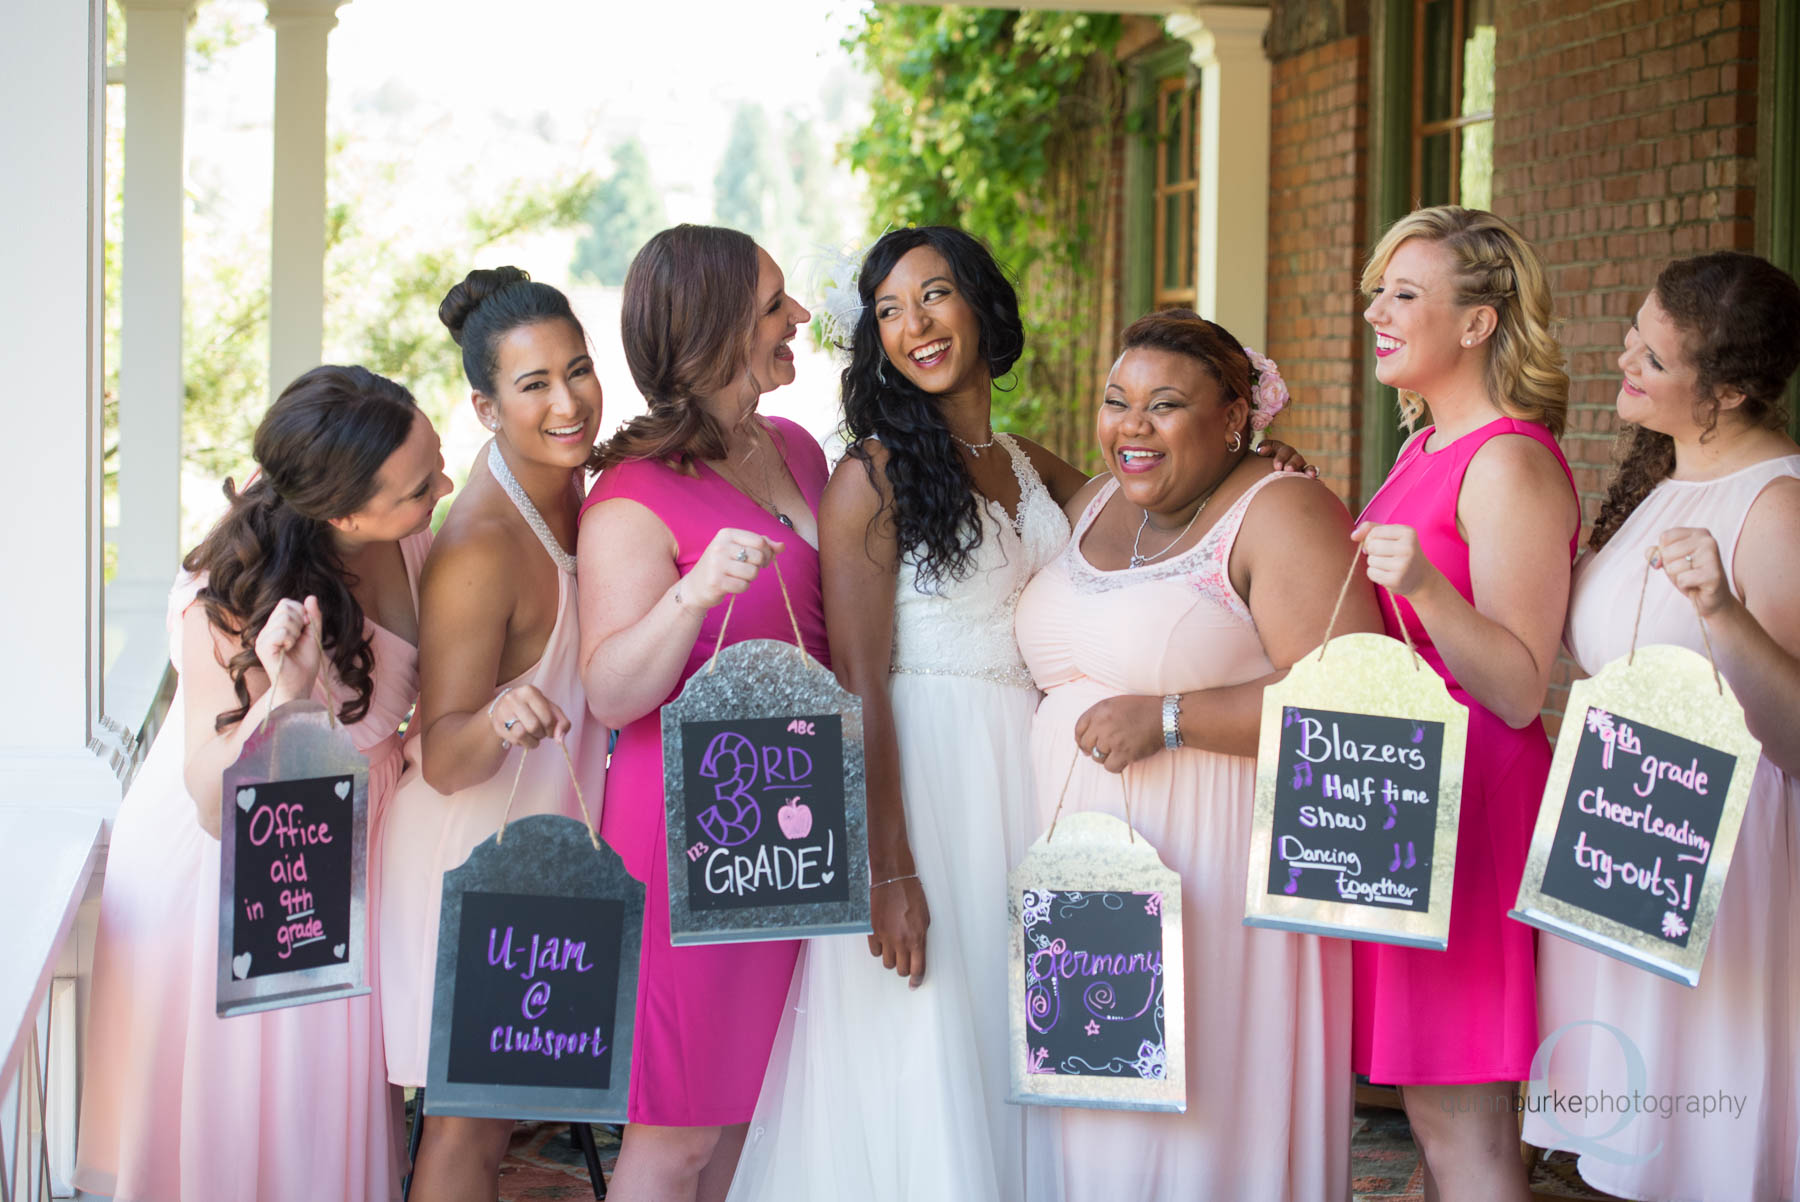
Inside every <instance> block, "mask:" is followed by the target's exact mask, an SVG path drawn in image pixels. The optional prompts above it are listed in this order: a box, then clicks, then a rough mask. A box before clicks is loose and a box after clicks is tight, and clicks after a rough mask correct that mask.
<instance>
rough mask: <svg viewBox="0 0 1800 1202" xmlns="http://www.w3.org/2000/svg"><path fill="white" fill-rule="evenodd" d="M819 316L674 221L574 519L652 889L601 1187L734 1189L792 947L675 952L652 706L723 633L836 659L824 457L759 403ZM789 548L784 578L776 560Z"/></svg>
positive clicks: (627, 815)
mask: <svg viewBox="0 0 1800 1202" xmlns="http://www.w3.org/2000/svg"><path fill="white" fill-rule="evenodd" d="M809 317H810V315H809V314H808V313H807V311H806V310H805V309H803V308H802V307H801V306H800V305H799V303H798V302H796V301H795V300H793V299H792V298H791V297H789V296H788V295H787V291H786V285H785V283H784V281H783V279H782V275H781V270H780V268H778V267H777V266H776V265H775V262H774V260H773V259H771V258H769V256H768V254H767V253H766V252H764V251H763V250H761V249H760V248H758V247H757V245H756V243H755V242H753V241H751V239H750V238H749V237H748V236H747V235H745V234H741V233H738V232H737V231H735V230H727V229H718V228H713V227H708V226H691V225H684V226H678V227H676V228H675V229H671V230H665V231H663V232H662V233H660V234H658V235H656V236H655V237H654V238H652V239H651V240H650V241H649V242H648V243H647V244H646V245H645V246H644V248H643V250H641V251H639V252H638V255H637V258H636V259H634V260H633V261H632V264H631V269H630V271H629V272H628V273H627V275H626V278H625V296H624V318H623V325H624V335H625V354H626V358H627V360H628V361H629V362H630V364H631V374H632V377H633V378H634V379H635V380H636V381H637V385H638V388H639V390H640V391H642V392H643V394H644V396H645V397H646V398H648V400H649V402H650V412H649V413H648V414H647V415H646V416H643V417H640V418H636V419H633V420H632V421H631V422H629V423H627V424H626V425H625V427H624V428H623V429H622V430H621V431H620V432H619V433H618V434H616V435H614V436H613V438H612V439H611V441H609V442H608V443H607V444H606V445H605V446H604V447H603V448H602V449H601V453H600V459H601V462H602V464H603V469H602V471H601V474H600V479H599V480H598V481H597V482H596V484H595V485H594V489H593V493H592V495H590V497H589V498H588V503H587V507H586V509H585V510H584V512H583V515H582V526H581V551H580V556H581V582H582V607H583V612H582V621H581V627H582V656H583V663H584V667H583V677H584V681H585V683H586V686H587V697H588V705H589V707H590V708H591V709H592V710H593V712H594V713H595V714H596V715H597V716H598V717H599V718H600V719H601V721H603V722H605V723H606V724H607V725H609V726H614V727H616V728H618V729H619V730H620V737H619V746H618V748H617V750H616V752H615V754H614V756H613V761H612V774H613V790H612V797H611V804H609V805H608V806H607V809H606V821H605V824H604V826H603V828H602V832H603V834H604V835H605V837H606V840H607V842H608V843H610V844H611V845H612V846H613V848H614V849H615V850H616V851H617V852H618V853H619V855H620V856H621V857H622V858H623V859H624V861H625V864H626V867H627V868H628V869H629V870H630V871H631V873H632V874H633V875H634V876H636V877H638V878H639V879H640V880H642V881H644V882H645V884H646V885H647V887H648V899H647V905H646V908H645V912H644V941H643V949H644V950H643V960H642V964H641V965H640V967H639V971H638V997H637V1035H636V1044H635V1046H634V1048H633V1050H632V1060H631V1097H630V1102H629V1116H630V1119H631V1124H630V1126H628V1127H627V1128H626V1129H625V1140H624V1144H623V1147H622V1148H621V1149H620V1153H619V1165H618V1170H617V1172H616V1173H615V1175H614V1178H613V1183H612V1186H611V1194H610V1196H611V1197H612V1198H613V1199H614V1200H615V1202H633V1200H636V1199H654V1200H656V1202H667V1200H670V1199H701V1200H705V1202H711V1200H713V1199H719V1198H723V1197H724V1196H725V1192H726V1189H727V1187H728V1186H729V1185H730V1183H731V1175H732V1171H733V1170H734V1168H735V1167H736V1164H737V1157H738V1151H739V1149H740V1148H741V1147H742V1146H743V1141H744V1129H745V1125H746V1124H747V1123H748V1122H749V1119H750V1115H751V1112H752V1111H753V1110H754V1109H755V1107H756V1095H757V1091H758V1089H759V1088H760V1087H761V1085H762V1079H763V1072H764V1070H765V1069H766V1068H767V1067H768V1062H769V1049H770V1047H771V1045H772V1044H773V1042H774V1039H775V1031H776V1027H777V1025H778V1024H779V1022H780V1019H781V1007H782V1003H783V1000H784V999H785V998H786V997H787V992H788V984H789V981H790V979H791V978H792V977H793V973H794V958H795V956H796V954H797V953H798V950H799V945H798V943H797V942H795V941H792V940H781V941H774V942H766V943H736V944H714V945H708V946H700V947H682V948H677V947H674V946H672V945H671V944H670V941H669V883H668V876H667V868H666V864H667V861H666V859H665V856H664V852H663V847H664V844H663V839H664V834H663V776H662V740H661V734H660V730H661V716H660V710H661V707H662V706H663V705H664V704H666V703H667V702H668V701H670V700H672V699H673V698H674V697H675V696H676V695H677V694H678V693H679V692H680V691H681V687H682V685H683V684H685V683H686V681H687V679H688V677H689V676H691V675H692V674H693V673H694V671H695V670H696V669H697V668H699V667H700V665H701V664H703V663H704V662H705V661H706V659H707V657H708V656H710V655H711V654H712V651H713V647H714V646H715V644H717V643H718V640H719V636H720V632H721V630H722V629H725V618H726V614H727V606H726V601H727V599H728V598H731V599H732V600H733V603H732V604H731V606H730V609H729V612H730V618H731V622H730V626H729V629H728V631H727V637H728V639H729V641H730V642H734V643H735V642H739V641H741V640H744V639H757V638H766V639H778V640H781V641H783V642H791V641H792V640H793V637H794V629H793V623H792V622H790V620H789V618H788V611H787V606H786V604H784V602H783V600H782V588H781V585H782V583H785V586H786V590H787V595H788V598H789V599H790V600H791V601H792V604H793V608H794V614H795V616H796V618H797V619H798V621H799V624H800V630H801V632H802V634H803V635H804V641H805V644H806V650H807V652H808V653H809V654H811V655H812V656H813V658H815V659H817V660H819V661H820V662H826V661H827V660H828V657H829V656H828V651H827V647H826V642H825V618H824V610H823V606H822V603H821V600H820V592H819V557H818V552H817V551H816V549H815V548H816V545H817V541H818V520H817V514H818V506H819V497H820V494H821V493H822V492H823V491H824V488H825V479H826V469H825V456H824V453H823V452H822V451H820V450H819V447H818V444H817V443H815V442H814V441H813V440H812V438H811V437H810V436H809V435H808V434H807V433H806V432H805V431H804V430H802V429H801V428H800V427H799V426H797V425H795V424H794V423H792V422H789V421H783V420H780V419H765V418H762V417H759V416H758V415H757V413H756V405H757V401H758V399H759V398H760V396H761V395H762V394H763V393H764V392H768V391H770V390H772V389H774V388H778V387H780V386H781V385H783V384H786V383H789V382H791V381H792V380H793V378H794V362H793V353H792V351H790V350H789V349H788V343H789V342H790V341H792V339H793V337H794V335H795V334H796V333H797V332H798V328H799V326H800V325H801V323H803V322H805V321H807V320H808V319H809ZM777 554H779V556H780V572H781V581H778V580H777V579H776V575H775V573H774V572H768V571H764V570H763V569H764V568H766V567H767V566H768V565H769V563H770V560H771V559H772V558H773V557H774V556H775V555H777Z"/></svg>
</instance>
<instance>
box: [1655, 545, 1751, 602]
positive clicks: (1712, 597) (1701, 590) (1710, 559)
mask: <svg viewBox="0 0 1800 1202" xmlns="http://www.w3.org/2000/svg"><path fill="white" fill-rule="evenodd" d="M1650 555H1651V561H1650V562H1651V564H1652V565H1653V566H1655V567H1659V568H1661V569H1662V570H1663V571H1664V572H1666V573H1668V577H1669V583H1671V584H1673V585H1674V586H1675V587H1676V588H1677V589H1679V590H1681V592H1682V593H1684V594H1686V595H1687V596H1689V597H1692V598H1693V600H1694V604H1695V606H1696V607H1698V608H1699V610H1700V612H1701V613H1702V614H1703V615H1705V616H1706V617H1708V618H1711V617H1713V616H1715V615H1717V614H1718V613H1719V612H1720V611H1721V610H1723V609H1725V608H1726V607H1727V606H1730V605H1735V604H1737V603H1738V602H1737V598H1736V597H1734V596H1732V594H1731V582H1730V581H1728V580H1726V579H1725V563H1724V560H1723V559H1722V558H1721V557H1720V555H1719V544H1718V541H1717V540H1716V539H1714V538H1713V536H1712V532H1711V531H1709V530H1698V529H1691V528H1689V527H1686V526H1677V527H1676V528H1675V529H1673V530H1665V531H1663V535H1662V541H1661V542H1660V543H1659V544H1658V545H1657V546H1655V547H1652V548H1650Z"/></svg>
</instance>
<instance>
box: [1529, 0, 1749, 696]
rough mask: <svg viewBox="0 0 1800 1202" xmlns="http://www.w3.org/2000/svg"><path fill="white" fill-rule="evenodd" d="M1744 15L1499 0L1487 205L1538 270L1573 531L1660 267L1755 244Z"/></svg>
mask: <svg viewBox="0 0 1800 1202" xmlns="http://www.w3.org/2000/svg"><path fill="white" fill-rule="evenodd" d="M1756 18H1757V5H1756V4H1755V3H1744V2H1742V0H1730V2H1721V0H1612V2H1601V3H1595V4H1591V5H1590V4H1582V5H1572V4H1568V3H1564V2H1563V0H1503V2H1502V3H1501V4H1500V6H1499V12H1498V15H1497V22H1498V29H1497V37H1496V52H1495V53H1496V62H1495V86H1496V95H1495V100H1494V113H1495V136H1494V208H1495V210H1496V211H1497V212H1499V213H1500V214H1501V215H1502V216H1504V217H1506V218H1507V219H1508V220H1511V221H1512V222H1514V223H1515V224H1516V225H1518V227H1519V229H1520V231H1521V232H1522V233H1523V234H1524V235H1525V236H1526V237H1527V238H1529V239H1530V240H1531V241H1532V243H1533V244H1535V245H1536V246H1537V248H1538V251H1539V253H1540V254H1542V256H1543V258H1544V262H1545V265H1546V267H1547V269H1548V271H1549V274H1550V286H1551V289H1552V291H1553V292H1554V294H1555V297H1556V312H1557V317H1558V318H1559V320H1560V323H1561V324H1560V328H1559V329H1558V335H1559V337H1560V338H1561V340H1562V343H1563V347H1564V349H1565V350H1566V351H1567V352H1568V356H1569V374H1570V376H1571V378H1572V387H1571V390H1570V401H1571V412H1570V415H1569V428H1568V431H1567V433H1565V434H1564V436H1563V449H1564V451H1565V452H1566V453H1567V455H1568V457H1569V464H1570V466H1571V467H1572V468H1573V469H1574V471H1575V479H1576V484H1577V486H1578V487H1579V489H1580V490H1581V494H1582V500H1583V505H1582V524H1583V529H1584V531H1585V529H1586V527H1587V524H1588V523H1589V522H1591V521H1592V520H1593V518H1594V515H1595V513H1596V512H1597V511H1598V508H1599V501H1600V497H1601V496H1602V495H1603V492H1604V488H1605V482H1606V476H1607V472H1608V468H1609V466H1610V464H1611V462H1612V447H1613V436H1614V433H1615V430H1616V422H1615V419H1614V416H1613V398H1614V397H1615V396H1616V395H1617V392H1618V386H1619V376H1618V368H1617V365H1616V363H1615V360H1616V358H1617V356H1618V353H1619V349H1620V346H1621V343H1622V340H1623V338H1624V335H1625V330H1626V328H1627V327H1628V326H1629V325H1630V322H1631V318H1632V315H1633V314H1634V313H1636V311H1637V307H1638V305H1639V304H1641V303H1642V301H1643V298H1644V294H1645V292H1646V291H1648V289H1649V286H1650V284H1651V283H1652V282H1653V281H1654V280H1655V278H1656V273H1657V271H1658V270H1659V269H1660V268H1661V266H1662V265H1663V264H1664V263H1666V262H1667V261H1668V260H1670V259H1672V258H1678V257H1680V256H1682V255H1686V254H1693V253H1696V252H1699V251H1704V250H1715V249H1733V250H1752V249H1754V245H1755V239H1754V230H1753V222H1752V218H1753V213H1754V208H1755V192H1754V183H1755V173H1756V130H1755V119H1756V61H1757V44H1756ZM1566 680H1567V675H1566V672H1559V684H1558V687H1557V688H1556V689H1554V690H1553V693H1552V697H1551V701H1550V708H1551V709H1552V710H1554V711H1556V712H1560V710H1561V707H1562V701H1563V696H1564V694H1565V693H1566Z"/></svg>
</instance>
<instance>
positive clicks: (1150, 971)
mask: <svg viewBox="0 0 1800 1202" xmlns="http://www.w3.org/2000/svg"><path fill="white" fill-rule="evenodd" d="M1162 901H1163V895H1162V894H1161V893H1120V892H1104V891H1103V892H1093V893H1086V892H1080V891H1074V890H1065V891H1061V892H1058V891H1055V890H1049V889H1045V890H1039V891H1028V892H1027V893H1026V894H1025V897H1024V900H1023V921H1024V924H1025V940H1026V943H1025V1013H1026V1020H1025V1021H1026V1026H1025V1056H1026V1064H1027V1066H1028V1071H1029V1072H1031V1073H1034V1074H1049V1073H1060V1074H1064V1075H1071V1076H1083V1077H1131V1078H1137V1079H1145V1078H1150V1079H1155V1078H1160V1077H1162V1076H1164V1075H1165V1074H1166V1073H1167V1072H1168V1051H1167V1046H1166V1044H1167V1041H1166V1039H1165V1038H1164V1034H1163V979H1164V978H1163V921H1162Z"/></svg>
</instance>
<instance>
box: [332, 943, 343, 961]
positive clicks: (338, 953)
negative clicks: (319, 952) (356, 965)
mask: <svg viewBox="0 0 1800 1202" xmlns="http://www.w3.org/2000/svg"><path fill="white" fill-rule="evenodd" d="M331 954H332V955H334V956H336V957H337V958H338V959H340V960H342V959H343V958H344V945H343V944H341V943H340V944H338V945H337V946H336V947H334V948H332V949H331Z"/></svg>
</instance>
